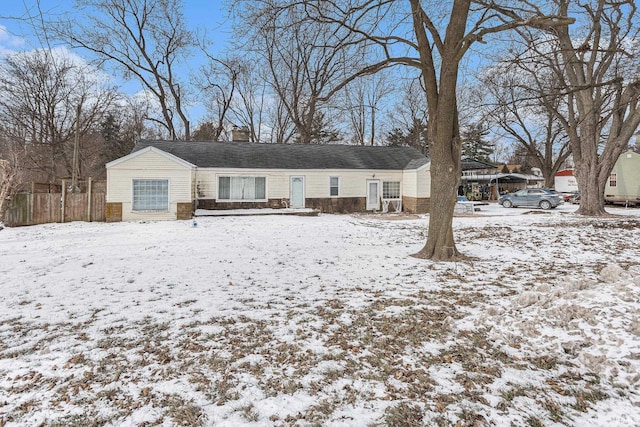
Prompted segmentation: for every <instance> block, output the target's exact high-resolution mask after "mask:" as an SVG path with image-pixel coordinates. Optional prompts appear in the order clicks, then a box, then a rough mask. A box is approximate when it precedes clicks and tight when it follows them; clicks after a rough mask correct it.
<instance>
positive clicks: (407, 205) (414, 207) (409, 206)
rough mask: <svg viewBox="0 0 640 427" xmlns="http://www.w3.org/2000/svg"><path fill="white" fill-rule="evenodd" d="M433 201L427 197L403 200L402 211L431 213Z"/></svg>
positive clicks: (404, 198) (405, 198)
mask: <svg viewBox="0 0 640 427" xmlns="http://www.w3.org/2000/svg"><path fill="white" fill-rule="evenodd" d="M430 207H431V199H430V198H427V197H406V196H404V197H403V198H402V210H403V211H405V212H409V213H419V214H421V213H429V209H430Z"/></svg>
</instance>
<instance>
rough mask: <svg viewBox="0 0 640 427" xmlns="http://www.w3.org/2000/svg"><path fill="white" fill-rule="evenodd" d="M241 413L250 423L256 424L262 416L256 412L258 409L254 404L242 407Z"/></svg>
mask: <svg viewBox="0 0 640 427" xmlns="http://www.w3.org/2000/svg"><path fill="white" fill-rule="evenodd" d="M240 412H241V413H242V416H243V417H244V419H245V420H247V421H249V422H252V423H255V422H257V421H258V420H259V419H260V415H259V414H258V413H257V412H256V408H255V407H254V406H253V403H249V404H248V405H245V406H242V407H241V408H240Z"/></svg>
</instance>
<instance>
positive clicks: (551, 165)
mask: <svg viewBox="0 0 640 427" xmlns="http://www.w3.org/2000/svg"><path fill="white" fill-rule="evenodd" d="M525 80H527V76H526V75H522V73H521V72H520V73H515V74H514V73H513V72H510V71H509V70H508V69H507V68H506V67H501V66H498V67H489V68H488V69H487V70H485V72H483V73H482V77H481V79H480V84H481V88H482V91H483V92H484V93H485V94H486V96H485V100H484V102H485V105H484V106H483V107H481V108H483V109H484V110H485V114H486V116H487V120H489V121H490V122H491V123H492V124H494V125H495V126H497V127H498V129H499V132H501V133H502V135H501V136H503V137H504V138H505V139H507V140H510V141H513V142H515V143H516V144H519V145H520V146H521V147H522V148H523V149H524V150H525V151H526V153H527V154H528V156H527V158H528V159H531V162H532V164H531V166H534V167H538V168H540V170H541V171H542V176H543V177H544V179H545V182H546V185H548V186H549V185H553V182H554V177H555V175H556V173H557V172H558V171H559V170H560V169H561V168H562V167H563V165H564V163H565V162H566V160H567V158H568V157H569V156H570V155H571V150H570V146H569V138H568V137H567V134H566V132H565V130H564V128H563V127H562V125H561V124H560V123H559V122H558V120H557V119H556V116H555V114H553V113H552V112H551V111H550V110H549V109H548V108H546V107H545V106H544V105H541V102H540V99H539V97H538V96H536V94H535V93H531V91H529V90H525V88H523V85H522V82H523V81H525ZM547 103H548V105H549V106H552V107H553V109H555V110H556V111H560V99H559V98H557V99H555V100H552V99H548V100H547Z"/></svg>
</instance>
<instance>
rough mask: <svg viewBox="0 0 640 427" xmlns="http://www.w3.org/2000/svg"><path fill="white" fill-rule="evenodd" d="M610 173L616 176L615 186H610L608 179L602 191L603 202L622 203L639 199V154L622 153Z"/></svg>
mask: <svg viewBox="0 0 640 427" xmlns="http://www.w3.org/2000/svg"><path fill="white" fill-rule="evenodd" d="M611 173H612V174H616V186H615V187H612V186H611V179H610V177H609V178H608V179H607V183H606V185H605V189H604V194H605V200H610V201H616V202H624V201H626V200H631V201H635V200H636V199H637V198H638V197H640V154H638V153H634V152H632V151H627V152H624V153H622V154H621V155H620V157H618V160H617V161H616V164H615V165H614V167H613V170H612V171H611Z"/></svg>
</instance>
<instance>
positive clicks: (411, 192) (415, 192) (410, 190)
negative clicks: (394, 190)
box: [402, 165, 431, 198]
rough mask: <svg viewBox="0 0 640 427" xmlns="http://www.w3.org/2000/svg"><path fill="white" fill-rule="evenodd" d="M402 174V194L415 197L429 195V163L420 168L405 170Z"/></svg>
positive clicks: (426, 196)
mask: <svg viewBox="0 0 640 427" xmlns="http://www.w3.org/2000/svg"><path fill="white" fill-rule="evenodd" d="M403 175H404V178H403V179H404V185H403V190H402V195H403V196H407V197H416V198H428V197H430V196H431V171H430V167H429V165H426V166H423V167H422V168H420V169H412V170H406V171H404V174H403Z"/></svg>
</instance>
